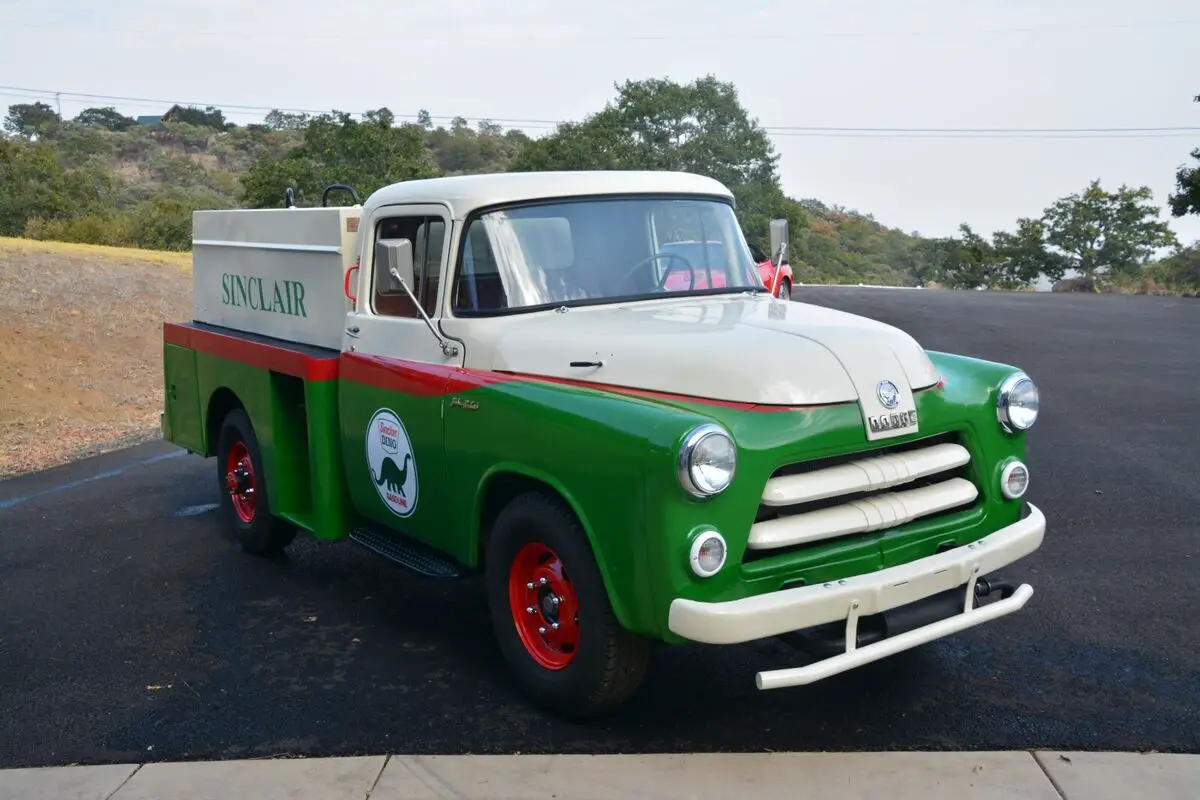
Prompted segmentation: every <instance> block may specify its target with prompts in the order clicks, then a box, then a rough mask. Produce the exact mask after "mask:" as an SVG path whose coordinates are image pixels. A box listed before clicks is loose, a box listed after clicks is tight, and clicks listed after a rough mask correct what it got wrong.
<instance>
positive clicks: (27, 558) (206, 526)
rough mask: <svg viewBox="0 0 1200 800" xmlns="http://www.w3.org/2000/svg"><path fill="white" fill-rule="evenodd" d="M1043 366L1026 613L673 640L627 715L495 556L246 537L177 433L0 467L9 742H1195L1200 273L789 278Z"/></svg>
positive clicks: (805, 295) (36, 751)
mask: <svg viewBox="0 0 1200 800" xmlns="http://www.w3.org/2000/svg"><path fill="white" fill-rule="evenodd" d="M794 299H796V300H804V301H808V302H814V303H818V304H821V305H827V306H833V307H837V308H842V309H845V310H849V311H853V312H856V313H861V314H865V315H866V316H871V317H874V318H876V319H880V320H883V321H885V322H890V323H892V324H896V325H898V326H900V327H902V328H904V329H905V330H908V331H909V332H911V333H912V334H914V335H915V336H916V337H917V338H918V340H920V341H921V342H922V344H924V345H925V346H926V347H927V348H930V349H943V350H950V351H954V352H959V353H965V354H968V355H975V356H979V357H983V358H989V359H995V360H1000V361H1005V362H1007V363H1012V364H1016V365H1019V366H1021V367H1023V368H1025V369H1026V370H1028V372H1029V373H1030V374H1031V375H1032V376H1033V377H1034V379H1035V380H1036V381H1037V382H1038V384H1039V386H1040V388H1041V391H1042V403H1043V411H1042V416H1041V419H1040V420H1039V422H1038V424H1037V426H1036V428H1035V429H1034V431H1033V432H1032V434H1031V441H1030V448H1029V450H1030V452H1029V457H1030V465H1031V469H1032V483H1031V488H1030V499H1031V500H1032V501H1033V502H1035V503H1037V504H1038V505H1039V506H1040V507H1041V508H1042V509H1043V510H1044V511H1045V513H1046V514H1047V517H1048V529H1047V536H1046V541H1045V543H1044V544H1043V546H1042V548H1041V549H1040V550H1039V551H1038V552H1036V553H1035V554H1033V555H1032V556H1030V557H1029V558H1027V559H1025V560H1024V561H1023V562H1022V564H1021V566H1022V567H1023V571H1021V572H1019V573H1014V574H1013V575H1012V577H1014V578H1018V579H1021V580H1028V581H1029V582H1031V583H1032V584H1033V586H1034V588H1035V590H1036V593H1035V595H1034V596H1033V598H1032V600H1031V601H1030V602H1029V605H1028V606H1026V608H1025V609H1024V610H1023V611H1021V612H1020V613H1018V614H1015V615H1013V616H1011V617H1007V618H1004V619H1001V620H999V621H996V622H993V623H990V624H989V625H986V626H983V627H981V628H976V629H972V630H969V631H966V632H964V633H961V634H959V635H956V636H954V637H951V638H949V639H944V640H940V641H937V642H934V643H932V644H929V645H926V646H924V647H922V648H920V649H918V650H914V651H911V652H908V653H904V654H901V655H899V656H896V657H893V658H891V659H887V660H885V661H883V662H880V663H877V664H874V665H870V666H868V667H865V668H862V669H859V670H856V671H852V672H850V673H847V674H844V675H841V676H837V677H834V678H832V679H829V680H827V681H823V682H820V683H818V684H815V685H813V686H810V687H805V688H797V689H785V690H779V691H772V692H761V693H760V692H758V691H757V690H756V689H755V688H754V673H755V671H756V670H757V669H760V668H763V667H782V666H788V665H793V664H795V663H797V658H798V655H797V654H795V653H794V652H793V651H791V650H790V649H788V648H787V647H786V646H784V645H782V644H778V643H775V642H766V643H761V644H753V645H746V646H738V647H730V648H722V647H704V646H688V647H683V648H667V649H663V650H662V651H661V652H660V653H659V654H658V658H657V659H656V662H655V665H654V667H653V669H652V672H651V674H650V675H649V677H648V679H647V681H646V683H645V685H644V686H643V688H642V691H641V692H640V694H639V695H638V696H637V697H635V699H634V700H633V702H631V703H630V704H629V705H628V707H627V708H625V709H624V710H622V711H621V712H620V713H618V714H617V715H616V716H614V717H611V718H608V719H605V720H603V721H598V722H593V723H590V724H574V723H567V722H563V721H560V720H557V719H555V718H553V717H550V716H547V715H544V714H541V713H539V712H537V711H534V710H532V709H531V708H530V707H529V706H528V705H527V704H526V703H525V702H524V700H523V699H522V697H521V696H520V695H519V694H518V693H517V691H516V690H515V688H514V687H513V686H512V684H511V682H510V681H509V679H508V676H507V673H506V672H505V670H504V668H503V665H502V663H501V661H500V658H499V655H498V653H497V651H496V648H495V646H494V644H493V641H492V637H491V632H490V629H489V626H488V617H487V611H486V608H485V606H484V595H483V591H482V586H481V585H480V583H479V581H477V580H476V581H469V582H457V583H444V582H437V581H432V580H428V579H424V578H421V577H417V576H413V575H411V574H409V573H407V572H405V571H404V570H402V569H401V568H399V567H396V566H393V565H392V564H390V563H389V562H387V561H384V560H382V559H381V558H379V557H378V556H376V555H374V554H372V553H370V552H368V551H366V550H364V549H362V548H361V547H359V546H358V545H355V544H352V543H336V544H317V543H315V542H313V541H310V540H306V539H297V541H296V543H295V544H294V545H293V547H292V548H291V550H290V551H289V555H288V556H287V557H285V558H284V559H282V560H276V561H272V560H264V559H259V558H254V557H251V556H247V555H243V554H242V553H240V552H239V551H238V550H237V549H236V548H235V547H234V546H233V545H232V544H231V543H230V542H228V541H226V540H225V539H223V538H222V536H221V535H220V534H219V533H218V531H217V528H216V526H215V520H214V516H213V504H215V502H216V497H217V494H216V491H217V490H216V483H215V467H214V464H213V462H212V461H211V460H209V461H203V460H201V459H199V458H197V457H192V456H183V455H180V454H179V451H177V450H175V449H174V448H173V447H171V446H170V445H167V444H164V443H162V442H155V443H150V444H147V445H142V446H139V447H136V448H133V449H131V450H126V451H122V452H120V453H115V454H109V455H105V456H100V457H97V458H93V459H89V460H87V461H83V462H79V463H76V464H73V465H70V466H66V467H62V468H59V469H55V470H51V471H48V472H45V473H40V474H37V475H30V476H25V477H21V478H16V479H11V480H8V481H4V482H0V608H2V609H3V613H2V614H0V665H3V666H2V668H0V767H21V766H45V765H60V764H70V763H82V764H89V763H128V762H148V761H149V762H153V761H167V760H171V761H178V760H195V759H231V758H254V757H265V756H276V755H308V756H344V755H373V754H377V753H383V752H387V753H407V754H459V753H477V754H478V753H616V752H625V753H630V752H639V753H660V752H679V753H682V752H708V751H740V752H754V751H766V750H771V751H783V750H892V749H896V750H1004V749H1052V750H1073V751H1084V750H1087V751H1096V750H1158V751H1163V752H1200V658H1197V656H1196V652H1197V649H1196V641H1197V635H1196V632H1197V630H1200V626H1198V625H1197V623H1196V621H1195V615H1196V609H1197V607H1198V606H1200V579H1198V578H1197V567H1198V566H1200V563H1198V562H1200V556H1198V555H1197V551H1198V549H1200V548H1198V545H1200V491H1197V488H1196V487H1197V486H1200V455H1197V454H1198V453H1200V424H1197V422H1196V411H1195V408H1196V404H1197V402H1198V400H1200V367H1198V366H1197V357H1198V356H1200V300H1194V299H1172V298H1150V297H1125V296H1112V295H1103V296H1075V295H1055V294H1000V293H995V294H993V293H985V292H979V293H944V292H932V291H895V290H883V289H848V288H837V289H834V288H815V287H814V288H809V287H797V289H796V290H795V292H794Z"/></svg>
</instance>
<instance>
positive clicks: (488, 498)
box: [476, 472, 578, 571]
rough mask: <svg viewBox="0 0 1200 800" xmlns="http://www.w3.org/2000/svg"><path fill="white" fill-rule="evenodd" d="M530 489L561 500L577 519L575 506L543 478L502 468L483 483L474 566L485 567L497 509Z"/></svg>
mask: <svg viewBox="0 0 1200 800" xmlns="http://www.w3.org/2000/svg"><path fill="white" fill-rule="evenodd" d="M532 491H537V492H541V493H543V494H545V495H548V496H550V497H552V498H554V499H555V500H557V501H558V502H560V503H562V505H563V508H565V509H566V510H567V511H568V512H569V513H570V514H572V515H575V516H576V519H577V520H578V515H576V514H575V509H574V508H572V507H571V504H570V503H568V502H567V500H566V498H565V497H563V496H562V494H560V493H559V491H558V490H557V489H555V488H554V487H553V486H551V485H550V484H548V483H546V482H545V481H541V480H538V479H537V478H531V477H529V476H528V475H522V474H520V473H518V472H502V473H500V474H499V475H495V476H493V477H492V478H491V479H490V480H488V482H487V484H486V485H485V486H484V489H483V502H482V503H481V504H480V507H479V542H478V546H477V548H476V558H477V566H476V569H478V570H480V571H482V570H483V569H484V566H485V556H486V553H487V542H488V536H490V535H491V532H492V525H494V524H495V522H496V517H498V516H499V515H500V511H501V510H502V509H503V508H504V506H506V505H507V504H508V501H510V500H512V499H513V498H514V497H516V496H518V495H521V494H524V493H525V492H532Z"/></svg>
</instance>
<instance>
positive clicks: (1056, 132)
mask: <svg viewBox="0 0 1200 800" xmlns="http://www.w3.org/2000/svg"><path fill="white" fill-rule="evenodd" d="M8 92H14V93H19V94H13V95H12V96H13V97H21V98H23V99H47V100H48V99H50V98H55V99H56V100H58V99H60V98H67V99H71V98H78V99H81V100H89V101H112V102H122V103H126V104H131V105H137V106H143V107H149V106H155V107H162V106H168V107H169V106H171V105H181V106H193V107H199V108H207V107H213V108H219V109H221V110H222V111H228V112H235V113H246V114H249V113H259V114H267V113H269V112H271V111H281V112H284V113H291V114H310V115H320V114H326V113H330V110H329V109H324V110H318V109H311V108H285V107H279V106H255V105H244V104H238V103H210V102H204V103H200V102H182V101H178V100H166V99H160V98H148V97H131V96H124V95H103V94H89V93H86V92H64V91H59V90H56V89H34V88H30V87H20V86H0V94H5V93H8ZM346 113H349V114H350V115H351V116H358V117H361V116H363V112H346ZM393 116H394V117H395V118H397V119H402V120H406V121H411V120H416V119H418V115H416V114H400V113H394V112H393ZM429 118H430V120H431V121H432V120H445V121H453V120H455V119H463V120H466V121H468V122H472V121H473V122H484V121H486V122H491V123H495V124H502V123H503V124H506V125H508V126H509V127H517V126H520V127H522V128H534V129H553V128H556V127H557V126H558V125H560V124H562V123H563V122H564V121H563V120H548V119H527V118H516V117H509V118H504V117H467V116H463V115H454V116H438V115H430V117H429ZM761 127H762V129H763V131H764V132H766V133H768V134H770V135H771V136H785V137H791V136H806V137H826V138H828V137H833V138H889V139H931V138H936V139H946V138H950V139H1043V140H1051V139H1148V138H1173V137H1192V136H1196V135H1198V134H1200V126H1186V125H1175V126H1160V127H1096V128H911V127H849V126H806V125H763V126H761Z"/></svg>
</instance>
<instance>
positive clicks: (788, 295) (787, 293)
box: [776, 278, 792, 300]
mask: <svg viewBox="0 0 1200 800" xmlns="http://www.w3.org/2000/svg"><path fill="white" fill-rule="evenodd" d="M776 296H777V297H782V298H783V299H784V300H791V299H792V282H791V281H789V280H788V279H787V278H784V279H783V280H781V281H780V282H779V294H778V295H776Z"/></svg>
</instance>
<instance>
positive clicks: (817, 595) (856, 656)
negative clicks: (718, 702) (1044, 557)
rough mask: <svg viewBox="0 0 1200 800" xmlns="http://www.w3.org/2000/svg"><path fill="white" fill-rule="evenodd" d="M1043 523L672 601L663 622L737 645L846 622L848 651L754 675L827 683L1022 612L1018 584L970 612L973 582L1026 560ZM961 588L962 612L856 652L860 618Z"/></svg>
mask: <svg viewBox="0 0 1200 800" xmlns="http://www.w3.org/2000/svg"><path fill="white" fill-rule="evenodd" d="M1045 532H1046V518H1045V516H1044V515H1043V514H1042V512H1041V511H1040V510H1039V509H1038V508H1037V507H1036V506H1034V505H1033V504H1032V503H1030V504H1029V514H1028V516H1026V517H1025V518H1024V519H1022V520H1020V521H1018V522H1015V523H1013V524H1012V525H1009V526H1008V527H1007V528H1001V529H1000V530H998V531H996V532H995V533H992V534H989V535H988V536H985V537H983V538H982V539H980V540H978V541H975V542H972V543H970V544H968V545H965V546H963V547H956V548H955V549H953V550H947V551H946V552H943V553H938V554H936V555H932V556H929V557H928V558H922V559H920V560H918V561H913V562H911V563H908V564H901V565H899V566H896V567H890V568H888V569H884V570H880V571H879V572H873V573H870V574H867V575H857V576H855V577H853V578H846V579H844V580H840V581H833V582H830V583H825V584H821V585H818V586H800V587H797V588H795V589H782V590H780V591H777V592H768V593H766V594H760V595H754V596H752V597H745V598H742V599H740V600H731V601H729V602H725V603H703V602H698V601H695V600H685V599H683V598H677V599H675V600H674V601H672V603H671V610H670V614H669V617H668V621H667V625H668V627H669V628H670V629H671V631H672V632H673V633H675V634H676V635H678V636H682V637H684V638H686V639H691V640H692V641H696V642H704V643H707V644H738V643H741V642H749V641H753V640H755V639H763V638H766V637H770V636H778V635H780V634H784V633H789V632H791V631H797V630H802V629H804V628H811V627H814V626H816V625H823V624H826V623H830V622H838V621H841V620H845V622H846V652H844V653H842V654H840V655H836V656H833V657H831V658H826V659H823V660H821V661H817V662H816V663H813V664H809V665H808V666H805V667H796V668H792V669H778V670H770V671H766V672H759V673H758V674H757V675H756V676H755V683H756V684H757V686H758V688H759V689H780V688H783V687H786V686H799V685H802V684H808V683H813V682H815V681H819V680H822V679H823V678H828V677H830V676H831V675H836V674H838V673H840V672H845V671H847V670H850V669H854V668H855V667H860V666H862V665H864V664H869V663H871V662H872V661H877V660H879V659H881V658H885V657H887V656H890V655H893V654H895V653H899V652H901V651H902V650H908V649H910V648H912V647H916V646H918V645H922V644H925V643H927V642H931V641H933V640H934V639H940V638H941V637H943V636H949V635H950V634H953V633H958V632H959V631H961V630H965V629H967V628H970V627H972V626H975V625H979V624H982V623H984V622H990V621H991V620H994V619H996V618H998V617H1002V616H1005V615H1006V614H1011V613H1013V612H1014V611H1019V610H1020V609H1021V608H1023V607H1024V605H1025V603H1026V602H1027V601H1028V600H1029V598H1030V597H1031V596H1032V595H1033V587H1032V586H1030V585H1029V584H1027V583H1023V584H1021V585H1020V586H1019V587H1017V590H1016V591H1015V592H1014V593H1013V594H1012V595H1011V596H1009V597H1007V598H1004V599H1002V600H997V601H995V602H992V603H988V604H986V605H982V606H980V607H978V608H976V607H974V603H973V599H974V594H975V582H976V580H977V579H978V578H979V576H981V575H984V574H987V573H989V572H992V571H994V570H996V569H999V568H1000V567H1003V566H1005V565H1006V564H1011V563H1012V562H1014V561H1016V560H1017V559H1019V558H1023V557H1024V556H1027V555H1029V554H1030V553H1032V552H1033V551H1034V550H1036V549H1037V548H1038V547H1039V546H1040V545H1041V543H1042V537H1043V536H1044V535H1045ZM956 586H962V587H964V593H963V612H962V613H961V614H955V615H954V616H952V617H948V618H946V619H942V620H939V621H938V622H934V623H932V624H929V625H925V626H923V627H920V628H916V629H914V630H910V631H907V632H905V633H901V634H898V635H896V636H892V637H889V638H887V639H883V640H882V641H879V642H876V643H874V644H870V645H866V646H864V647H856V639H857V633H858V620H859V617H862V616H866V615H870V614H877V613H879V612H882V611H887V610H889V609H893V608H896V607H898V606H903V605H907V604H909V603H912V602H915V601H918V600H921V599H923V598H926V597H929V596H930V595H934V594H938V593H939V592H944V591H947V590H949V589H953V588H955V587H956Z"/></svg>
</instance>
